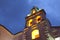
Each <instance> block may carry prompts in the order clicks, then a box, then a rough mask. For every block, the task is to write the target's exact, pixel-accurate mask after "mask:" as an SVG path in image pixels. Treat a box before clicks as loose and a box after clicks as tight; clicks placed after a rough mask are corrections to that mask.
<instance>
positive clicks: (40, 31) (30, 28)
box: [24, 7, 51, 40]
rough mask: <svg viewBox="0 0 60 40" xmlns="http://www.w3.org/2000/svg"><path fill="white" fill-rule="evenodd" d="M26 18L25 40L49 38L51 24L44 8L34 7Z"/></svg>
mask: <svg viewBox="0 0 60 40" xmlns="http://www.w3.org/2000/svg"><path fill="white" fill-rule="evenodd" d="M25 19H26V25H25V26H26V27H25V29H24V34H25V40H47V38H48V35H47V34H48V33H49V29H50V26H51V25H50V22H49V21H48V19H47V18H46V13H45V11H44V9H38V8H37V7H33V8H32V9H31V13H30V14H28V15H27V17H26V18H25Z"/></svg>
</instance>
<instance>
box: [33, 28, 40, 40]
mask: <svg viewBox="0 0 60 40" xmlns="http://www.w3.org/2000/svg"><path fill="white" fill-rule="evenodd" d="M39 36H40V35H39V30H37V29H36V30H34V31H32V39H36V38H39Z"/></svg>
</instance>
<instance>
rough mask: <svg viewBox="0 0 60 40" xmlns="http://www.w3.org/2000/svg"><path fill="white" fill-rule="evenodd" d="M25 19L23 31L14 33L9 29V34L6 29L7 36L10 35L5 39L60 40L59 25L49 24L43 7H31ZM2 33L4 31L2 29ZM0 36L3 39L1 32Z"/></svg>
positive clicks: (0, 39)
mask: <svg viewBox="0 0 60 40" xmlns="http://www.w3.org/2000/svg"><path fill="white" fill-rule="evenodd" d="M25 19H26V23H25V28H24V31H22V32H19V33H17V34H15V35H14V34H12V33H10V32H9V31H8V32H9V33H10V34H8V33H6V32H7V31H6V32H5V33H6V34H7V35H8V36H9V37H10V35H11V37H12V38H10V39H9V38H7V40H57V39H59V40H60V27H52V26H51V23H50V21H49V20H48V19H47V18H46V12H45V11H44V9H41V10H39V9H38V8H37V7H33V8H32V9H31V13H30V14H28V15H27V17H26V18H25ZM6 30H7V29H6ZM0 33H1V29H0ZM2 33H4V31H3V32H2ZM5 33H4V34H5ZM1 36H2V37H1ZM1 36H0V40H3V34H1ZM4 36H5V35H4ZM5 37H7V36H5Z"/></svg>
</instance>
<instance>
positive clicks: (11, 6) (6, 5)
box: [0, 0, 60, 34]
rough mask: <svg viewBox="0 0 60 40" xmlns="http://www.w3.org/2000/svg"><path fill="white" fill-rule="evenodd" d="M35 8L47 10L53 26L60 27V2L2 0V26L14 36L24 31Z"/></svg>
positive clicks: (55, 0) (0, 9)
mask: <svg viewBox="0 0 60 40" xmlns="http://www.w3.org/2000/svg"><path fill="white" fill-rule="evenodd" d="M33 6H37V7H38V8H40V9H42V8H43V9H45V11H46V13H47V18H48V19H49V20H50V22H51V24H52V25H55V26H59V25H60V0H0V24H2V25H4V26H5V27H6V28H7V29H9V30H10V31H11V32H12V33H13V34H15V33H17V32H19V31H22V30H23V29H24V27H25V17H26V15H27V14H29V12H30V9H31V8H32V7H33Z"/></svg>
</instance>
